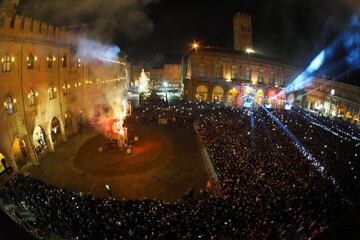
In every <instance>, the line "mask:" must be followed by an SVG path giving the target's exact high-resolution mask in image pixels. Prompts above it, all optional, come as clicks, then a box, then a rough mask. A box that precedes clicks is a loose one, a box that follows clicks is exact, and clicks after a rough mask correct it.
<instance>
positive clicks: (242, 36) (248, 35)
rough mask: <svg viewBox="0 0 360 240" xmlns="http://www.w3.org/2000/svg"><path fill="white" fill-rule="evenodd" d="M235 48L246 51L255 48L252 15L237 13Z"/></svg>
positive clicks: (234, 20)
mask: <svg viewBox="0 0 360 240" xmlns="http://www.w3.org/2000/svg"><path fill="white" fill-rule="evenodd" d="M233 24H234V49H235V50H239V51H246V49H248V48H251V49H252V48H253V41H252V24H251V15H248V14H244V13H237V14H235V16H234V18H233Z"/></svg>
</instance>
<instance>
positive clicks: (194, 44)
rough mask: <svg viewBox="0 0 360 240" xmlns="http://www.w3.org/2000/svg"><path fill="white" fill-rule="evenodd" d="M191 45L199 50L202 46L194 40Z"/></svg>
mask: <svg viewBox="0 0 360 240" xmlns="http://www.w3.org/2000/svg"><path fill="white" fill-rule="evenodd" d="M191 47H192V49H194V50H195V51H196V50H198V48H199V47H200V45H199V43H198V42H196V41H194V42H193V43H192V44H191Z"/></svg>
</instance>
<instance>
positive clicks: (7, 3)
mask: <svg viewBox="0 0 360 240" xmlns="http://www.w3.org/2000/svg"><path fill="white" fill-rule="evenodd" d="M19 2H20V0H0V14H5V15H7V16H12V15H14V14H15V13H16V9H17V6H18V5H19Z"/></svg>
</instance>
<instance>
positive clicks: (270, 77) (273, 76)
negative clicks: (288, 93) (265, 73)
mask: <svg viewBox="0 0 360 240" xmlns="http://www.w3.org/2000/svg"><path fill="white" fill-rule="evenodd" d="M274 83H275V74H274V72H270V74H269V84H271V85H273V84H274Z"/></svg>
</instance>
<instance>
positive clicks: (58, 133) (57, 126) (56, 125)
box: [50, 117, 65, 145]
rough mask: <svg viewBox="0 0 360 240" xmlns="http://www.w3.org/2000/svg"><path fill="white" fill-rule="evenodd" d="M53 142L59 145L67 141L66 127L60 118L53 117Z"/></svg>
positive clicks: (51, 126) (51, 131)
mask: <svg viewBox="0 0 360 240" xmlns="http://www.w3.org/2000/svg"><path fill="white" fill-rule="evenodd" d="M50 134H51V142H52V144H53V145H57V144H59V143H61V142H62V141H64V140H65V130H64V125H63V124H62V122H61V120H60V119H59V118H58V117H53V118H52V120H51V122H50Z"/></svg>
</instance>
